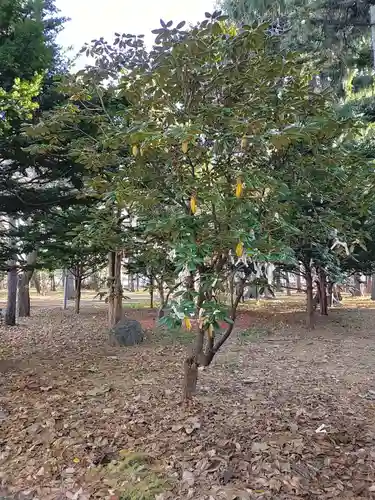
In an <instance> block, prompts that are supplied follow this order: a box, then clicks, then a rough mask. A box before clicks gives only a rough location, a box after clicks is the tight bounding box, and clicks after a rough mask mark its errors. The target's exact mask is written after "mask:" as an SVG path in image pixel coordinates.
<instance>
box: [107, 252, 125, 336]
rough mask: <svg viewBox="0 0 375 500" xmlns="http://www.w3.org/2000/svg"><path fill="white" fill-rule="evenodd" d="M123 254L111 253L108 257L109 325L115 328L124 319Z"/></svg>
mask: <svg viewBox="0 0 375 500" xmlns="http://www.w3.org/2000/svg"><path fill="white" fill-rule="evenodd" d="M121 262H122V252H110V253H109V255H108V274H109V276H108V288H109V290H108V325H109V328H113V327H114V326H115V325H116V323H118V321H120V319H121V317H122V286H121Z"/></svg>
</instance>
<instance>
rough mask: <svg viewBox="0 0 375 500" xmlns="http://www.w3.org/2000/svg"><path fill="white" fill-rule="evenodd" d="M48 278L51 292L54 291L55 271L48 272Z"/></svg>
mask: <svg viewBox="0 0 375 500" xmlns="http://www.w3.org/2000/svg"><path fill="white" fill-rule="evenodd" d="M49 280H50V289H51V292H56V281H55V273H54V272H52V273H50V274H49Z"/></svg>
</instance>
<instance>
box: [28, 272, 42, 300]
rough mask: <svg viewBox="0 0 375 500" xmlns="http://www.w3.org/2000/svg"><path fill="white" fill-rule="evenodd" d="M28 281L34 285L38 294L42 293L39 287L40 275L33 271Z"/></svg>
mask: <svg viewBox="0 0 375 500" xmlns="http://www.w3.org/2000/svg"><path fill="white" fill-rule="evenodd" d="M30 282H31V283H32V284H33V286H34V287H35V290H36V293H37V294H38V295H40V294H41V293H42V290H41V287H40V276H39V273H37V272H35V271H34V273H33V275H32V277H31V279H30Z"/></svg>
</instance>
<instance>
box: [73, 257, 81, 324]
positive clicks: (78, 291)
mask: <svg viewBox="0 0 375 500" xmlns="http://www.w3.org/2000/svg"><path fill="white" fill-rule="evenodd" d="M75 285H76V286H75V288H76V293H75V302H74V312H75V313H76V314H79V311H80V307H81V294H82V272H81V269H80V268H79V267H77V269H76V275H75Z"/></svg>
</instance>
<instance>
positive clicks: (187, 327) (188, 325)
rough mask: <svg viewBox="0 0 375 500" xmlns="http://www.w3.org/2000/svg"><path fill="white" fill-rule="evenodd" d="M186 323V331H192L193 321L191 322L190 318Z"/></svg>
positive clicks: (186, 319) (185, 320)
mask: <svg viewBox="0 0 375 500" xmlns="http://www.w3.org/2000/svg"><path fill="white" fill-rule="evenodd" d="M184 322H185V326H186V329H187V330H191V321H190V319H189V318H185V319H184Z"/></svg>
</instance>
